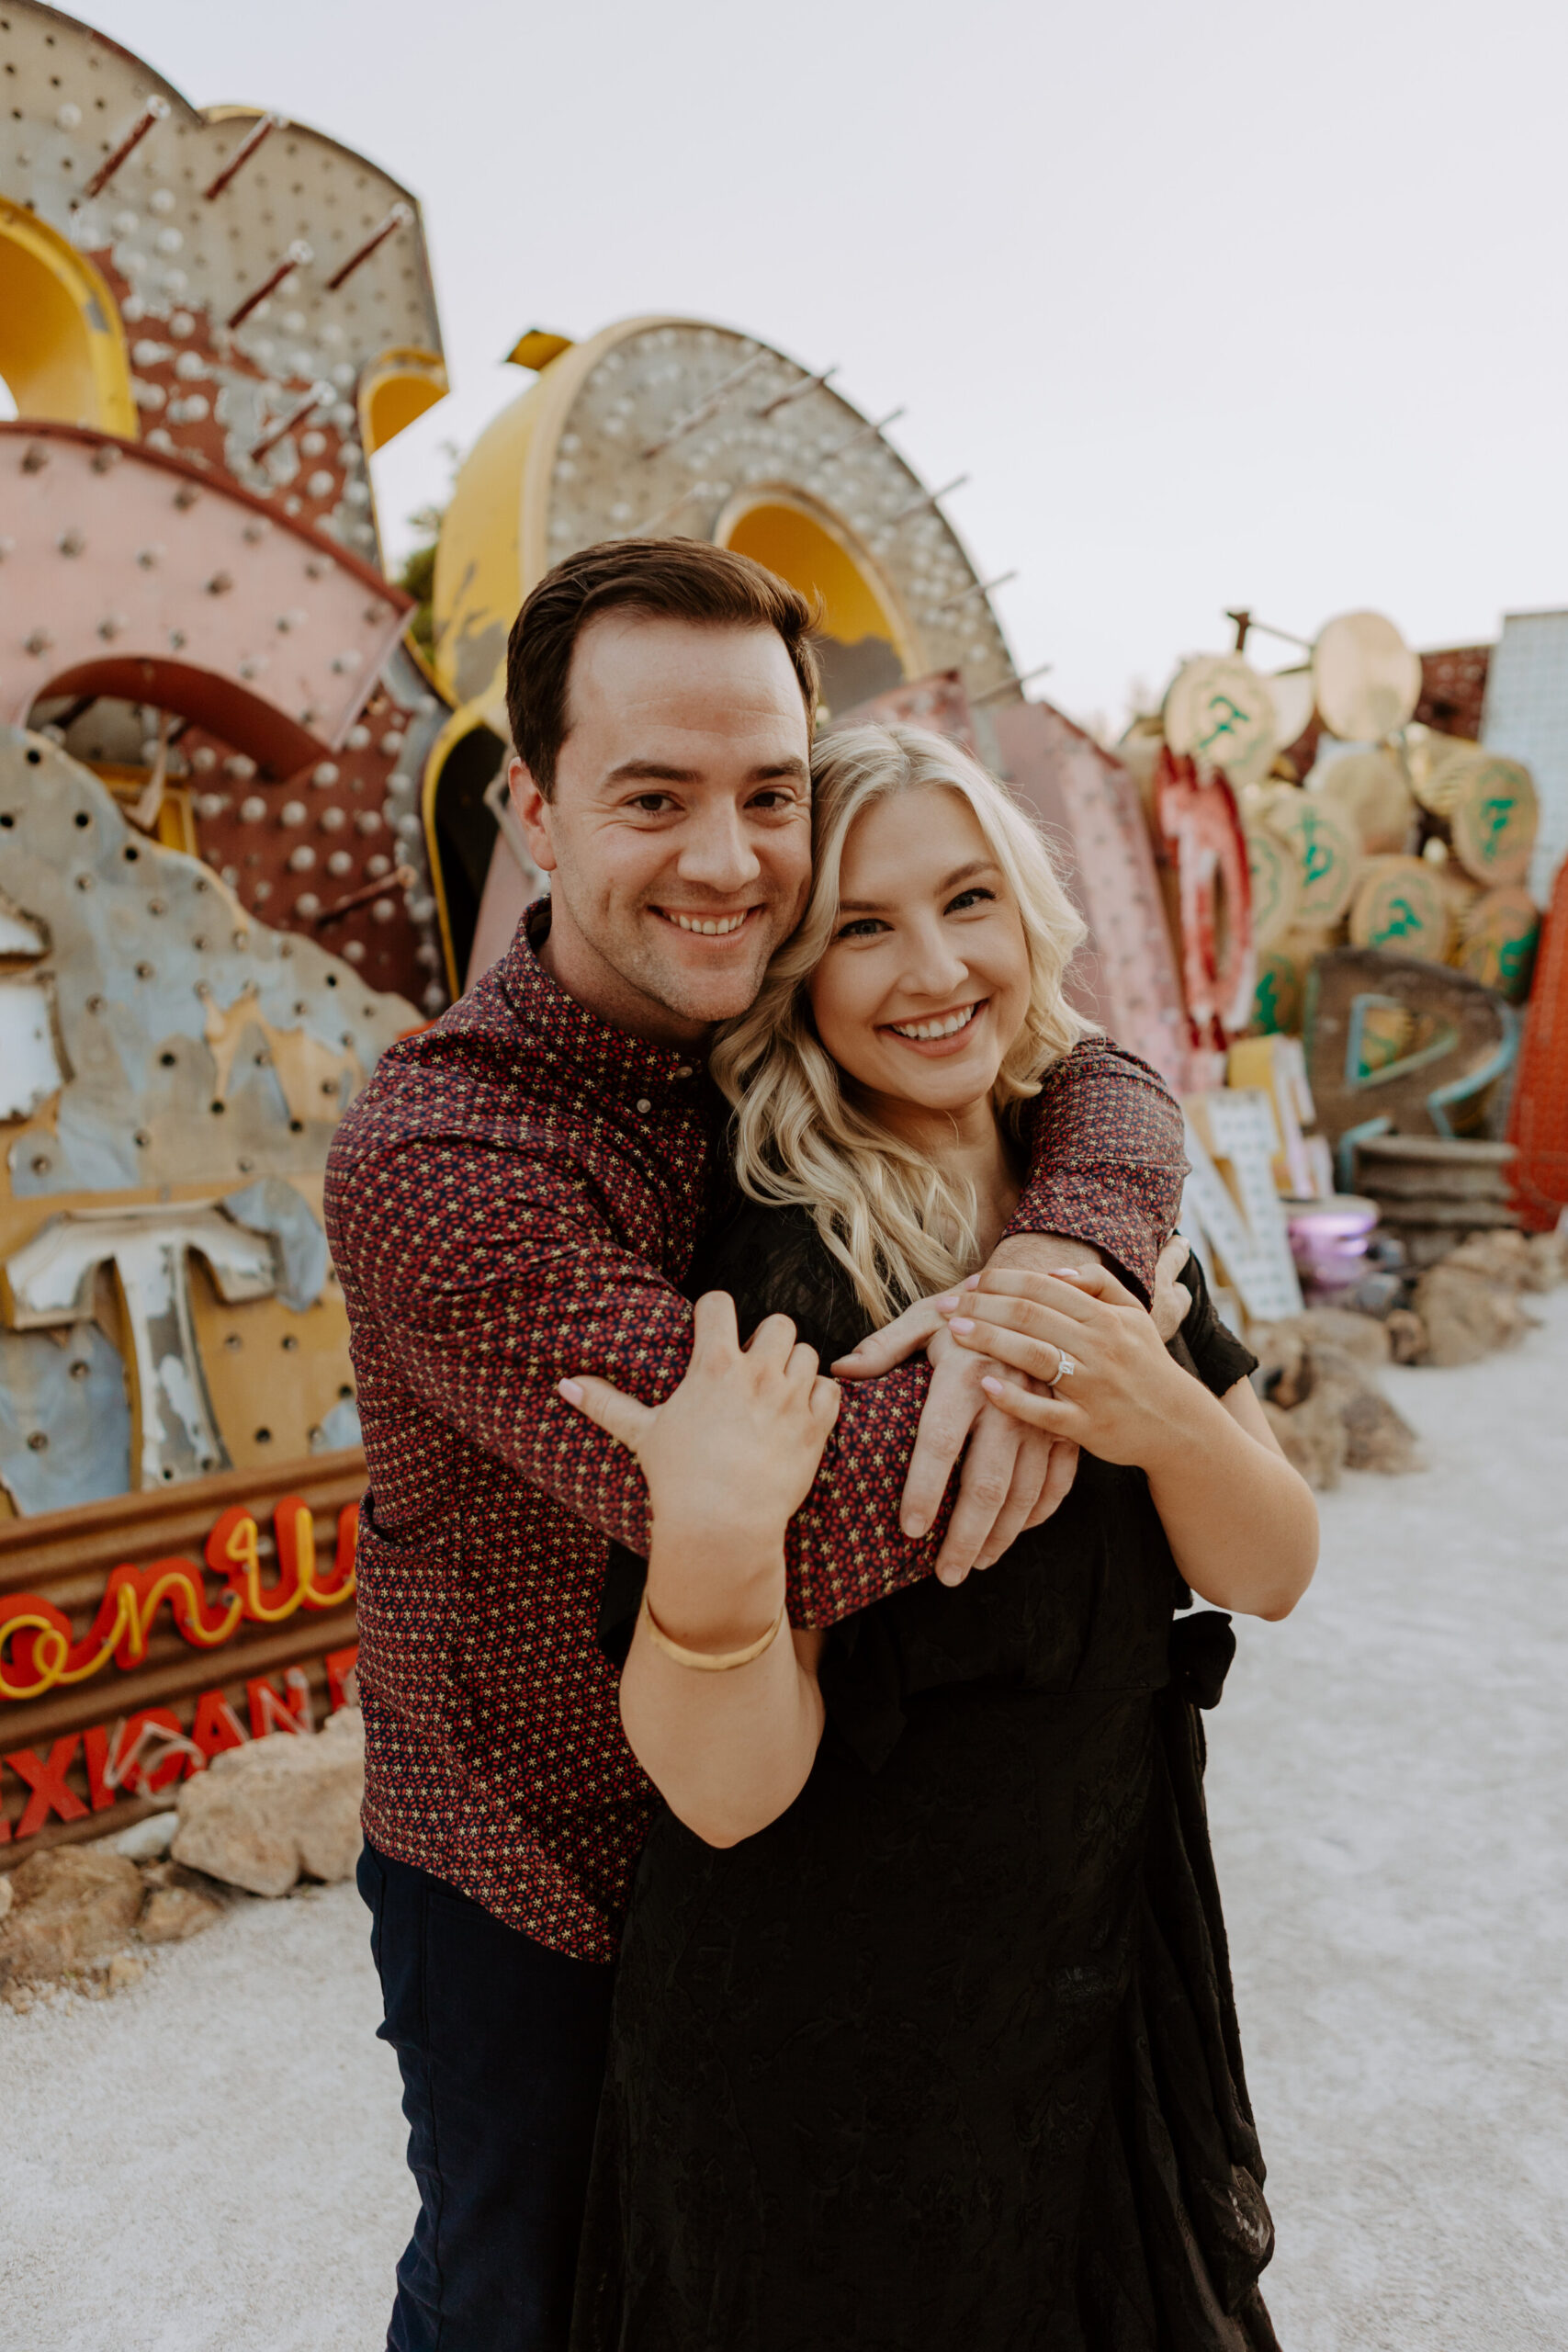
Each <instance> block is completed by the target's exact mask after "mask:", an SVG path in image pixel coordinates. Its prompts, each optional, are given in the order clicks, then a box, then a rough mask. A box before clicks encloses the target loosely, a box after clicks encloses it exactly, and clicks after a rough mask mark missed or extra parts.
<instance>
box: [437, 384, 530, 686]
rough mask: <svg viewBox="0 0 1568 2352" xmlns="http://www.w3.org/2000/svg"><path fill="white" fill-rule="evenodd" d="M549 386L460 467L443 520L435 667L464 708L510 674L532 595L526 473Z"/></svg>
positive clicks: (487, 434) (512, 410)
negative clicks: (510, 655)
mask: <svg viewBox="0 0 1568 2352" xmlns="http://www.w3.org/2000/svg"><path fill="white" fill-rule="evenodd" d="M548 380H549V379H548V376H547V375H545V376H541V377H540V378H539V379H538V381H537V382H536V383H535V384H531V385H530V386H529V387H528V390H526V391H525V392H524V393H523V394H522V395H521V396H520V397H519V398H518V399H517V400H514V401H513V402H512V403H511V405H510V406H509V407H507V408H503V409H502V412H501V414H500V415H499V416H497V417H492V418H491V422H490V424H487V425H486V427H485V429H484V431H483V432H482V433H481V434H480V435H479V439H478V440H477V441H476V442H475V444H474V446H473V447H472V448H471V449H470V450H469V452H468V456H467V457H466V458H464V460H463V463H462V465H461V467H460V468H459V469H458V473H457V481H456V482H455V483H454V484H453V488H452V496H451V499H450V501H449V502H448V504H447V507H446V514H445V515H444V516H443V517H442V523H441V537H440V541H439V543H438V545H437V547H436V550H435V581H434V598H433V610H432V624H433V630H434V645H433V648H432V655H431V666H432V667H433V669H434V672H435V675H436V678H437V680H438V682H439V684H440V686H441V690H442V692H443V694H445V695H446V698H447V700H448V701H449V702H452V703H456V704H457V706H458V707H459V708H461V707H464V706H466V705H467V704H468V703H471V702H475V701H477V700H479V698H480V697H481V696H482V695H485V694H487V693H489V692H490V691H491V689H492V688H493V687H494V685H495V684H496V682H497V680H498V679H499V678H500V677H501V676H502V673H503V671H504V666H505V661H506V639H507V636H508V633H509V631H510V630H511V628H512V624H513V620H514V619H515V618H516V616H517V608H518V606H519V605H521V604H522V602H523V597H524V593H525V590H524V580H523V557H522V544H521V542H522V530H523V498H524V488H523V481H524V469H525V464H526V461H527V456H528V449H529V446H530V443H531V441H532V439H533V435H534V432H535V428H536V424H537V423H538V421H539V418H540V416H541V415H542V413H543V410H544V399H545V388H546V385H547V382H548ZM529 584H530V585H531V584H532V583H531V582H530V583H529Z"/></svg>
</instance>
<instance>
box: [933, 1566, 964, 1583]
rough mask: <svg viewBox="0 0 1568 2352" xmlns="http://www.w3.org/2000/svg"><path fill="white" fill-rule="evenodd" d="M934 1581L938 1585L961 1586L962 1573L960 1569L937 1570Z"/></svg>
mask: <svg viewBox="0 0 1568 2352" xmlns="http://www.w3.org/2000/svg"><path fill="white" fill-rule="evenodd" d="M936 1580H937V1582H938V1584H962V1583H963V1581H964V1571H963V1569H962V1568H938V1570H937V1572H936Z"/></svg>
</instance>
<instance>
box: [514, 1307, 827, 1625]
mask: <svg viewBox="0 0 1568 2352" xmlns="http://www.w3.org/2000/svg"><path fill="white" fill-rule="evenodd" d="M692 1329H693V1340H692V1360H691V1362H690V1363H689V1364H688V1365H687V1367H686V1376H685V1378H684V1379H683V1380H682V1383H681V1385H680V1386H679V1387H678V1388H676V1389H674V1390H672V1391H671V1395H670V1396H668V1397H666V1398H665V1400H664V1402H663V1404H662V1405H644V1404H641V1403H639V1402H638V1400H637V1398H636V1397H627V1396H626V1395H625V1394H624V1393H623V1392H622V1391H621V1390H620V1389H618V1388H615V1387H612V1385H611V1384H610V1383H609V1382H608V1381H607V1380H596V1379H592V1378H589V1377H587V1376H586V1375H585V1376H584V1377H583V1378H581V1379H580V1380H563V1381H562V1382H561V1384H560V1393H561V1395H562V1396H563V1397H565V1399H566V1401H567V1403H568V1404H569V1405H575V1406H576V1407H577V1408H578V1409H579V1410H580V1411H581V1412H583V1413H586V1414H587V1416H588V1418H589V1419H590V1420H592V1421H597V1423H598V1424H599V1427H600V1428H601V1429H602V1430H608V1431H609V1433H610V1435H611V1436H612V1437H614V1438H618V1439H619V1440H620V1442H621V1443H622V1444H623V1445H624V1446H626V1448H627V1449H628V1450H629V1451H630V1452H631V1453H635V1454H636V1456H637V1460H638V1462H639V1463H640V1464H641V1465H642V1472H643V1476H644V1477H645V1478H646V1479H647V1480H648V1498H649V1506H650V1508H651V1512H652V1548H651V1552H650V1559H649V1601H650V1603H651V1604H652V1605H653V1607H654V1608H655V1609H656V1611H657V1613H658V1615H659V1619H660V1623H661V1624H663V1625H664V1627H665V1629H666V1631H667V1632H668V1633H670V1634H671V1635H672V1636H673V1637H674V1639H676V1640H677V1641H681V1642H684V1643H687V1644H688V1645H690V1646H692V1647H694V1648H713V1649H722V1648H724V1647H726V1646H728V1645H729V1637H730V1636H731V1635H734V1636H735V1638H736V1639H737V1640H738V1641H746V1640H750V1638H751V1637H752V1636H753V1635H755V1634H757V1633H759V1632H760V1631H761V1629H762V1627H763V1626H764V1625H765V1624H766V1623H767V1616H768V1613H769V1610H770V1609H771V1612H772V1613H775V1614H776V1612H777V1610H778V1606H779V1600H780V1598H781V1597H782V1593H783V1576H784V1529H785V1528H786V1527H787V1526H788V1524H789V1521H790V1520H791V1519H792V1518H793V1516H794V1515H795V1512H796V1511H797V1510H799V1509H800V1506H801V1504H802V1503H803V1502H804V1501H805V1500H806V1498H807V1494H808V1492H809V1491H810V1487H811V1481H812V1480H813V1478H815V1476H817V1468H818V1464H819V1463H820V1461H821V1459H822V1449H823V1447H824V1446H825V1445H826V1444H827V1442H828V1436H829V1431H830V1430H831V1429H832V1426H833V1424H834V1422H835V1421H836V1420H837V1419H838V1418H839V1389H838V1385H837V1383H836V1382H834V1381H831V1380H824V1379H822V1378H820V1377H819V1376H818V1370H817V1355H816V1351H815V1350H814V1349H811V1348H807V1347H804V1346H801V1345H799V1344H797V1342H796V1340H795V1325H794V1324H793V1323H792V1322H791V1321H790V1319H789V1317H788V1316H787V1315H770V1316H769V1317H768V1318H767V1320H766V1322H764V1323H761V1324H759V1325H758V1327H757V1329H756V1331H755V1332H754V1333H753V1334H752V1337H751V1342H750V1346H749V1347H746V1348H742V1347H741V1345H740V1341H739V1335H738V1333H737V1329H736V1322H735V1302H734V1300H733V1299H732V1298H731V1297H729V1295H728V1293H727V1292H725V1291H721V1290H716V1291H709V1292H708V1293H707V1294H706V1295H705V1297H702V1298H699V1299H698V1301H697V1304H696V1307H695V1310H694V1315H693V1317H692ZM656 1585H657V1587H658V1589H657V1590H656V1589H655V1587H656ZM764 1587H765V1588H766V1591H765V1592H764V1590H763V1588H764ZM759 1611H761V1622H758V1619H759ZM738 1625H739V1626H743V1627H744V1628H745V1630H744V1631H742V1632H739V1633H737V1627H738Z"/></svg>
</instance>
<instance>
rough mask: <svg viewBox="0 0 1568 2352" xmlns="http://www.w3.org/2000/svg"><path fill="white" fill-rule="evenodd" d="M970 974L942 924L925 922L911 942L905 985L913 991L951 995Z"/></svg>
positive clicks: (931, 994)
mask: <svg viewBox="0 0 1568 2352" xmlns="http://www.w3.org/2000/svg"><path fill="white" fill-rule="evenodd" d="M968 977H969V967H968V965H967V964H966V963H965V962H964V958H963V956H961V955H960V954H959V953H958V951H957V949H956V947H955V946H954V945H953V941H952V940H951V939H950V938H948V937H947V936H946V934H945V933H944V931H943V929H942V925H941V924H940V923H931V924H929V925H927V924H922V925H921V927H920V929H919V931H918V932H917V933H916V934H915V936H914V938H913V939H912V940H911V942H910V947H909V954H908V958H907V960H906V963H905V967H904V976H903V985H904V986H905V988H907V989H909V991H910V992H911V994H913V995H917V996H929V997H947V996H951V995H952V994H953V990H954V989H958V988H961V987H962V986H963V985H964V981H965V980H966V979H967V978H968Z"/></svg>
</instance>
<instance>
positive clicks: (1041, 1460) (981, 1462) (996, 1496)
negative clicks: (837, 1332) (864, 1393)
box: [833, 1236, 1099, 1584]
mask: <svg viewBox="0 0 1568 2352" xmlns="http://www.w3.org/2000/svg"><path fill="white" fill-rule="evenodd" d="M1025 1239H1026V1242H1027V1244H1028V1248H1027V1250H1024V1251H1022V1252H1021V1253H1020V1254H1021V1255H1023V1256H1026V1257H1032V1255H1033V1253H1034V1251H1035V1250H1038V1249H1040V1248H1041V1247H1043V1246H1045V1245H1043V1244H1042V1243H1041V1242H1040V1241H1039V1240H1037V1239H1036V1238H1035V1237H1033V1236H1029V1237H1025ZM1048 1246H1049V1250H1050V1253H1051V1258H1052V1262H1053V1263H1056V1264H1061V1263H1064V1262H1072V1261H1079V1260H1081V1261H1083V1262H1084V1263H1085V1264H1088V1265H1091V1266H1092V1265H1098V1263H1099V1259H1098V1256H1097V1254H1096V1252H1095V1251H1093V1250H1090V1249H1089V1247H1088V1246H1087V1245H1086V1244H1084V1243H1082V1242H1072V1241H1065V1240H1063V1241H1052V1242H1051V1243H1050V1244H1049V1245H1048ZM1013 1252H1014V1245H1012V1244H1010V1243H1004V1244H1003V1245H1002V1248H1001V1250H998V1253H997V1255H996V1257H995V1258H993V1259H992V1261H991V1262H992V1264H993V1265H1006V1264H1008V1263H1010V1262H1011V1260H1012V1257H1013ZM980 1279H981V1278H980V1277H979V1276H978V1275H972V1276H971V1277H970V1279H969V1281H968V1282H967V1283H964V1284H963V1285H962V1286H961V1288H960V1289H959V1290H956V1291H951V1292H948V1293H946V1294H945V1295H942V1297H938V1298H924V1299H918V1300H917V1301H916V1303H915V1305H914V1306H911V1307H908V1308H907V1309H906V1310H905V1312H904V1313H903V1314H902V1315H900V1316H898V1317H897V1318H896V1320H895V1321H893V1322H891V1323H889V1324H886V1325H885V1326H884V1328H883V1329H881V1330H880V1331H874V1332H873V1333H872V1334H871V1336H870V1338H869V1339H867V1340H863V1341H862V1343H861V1345H860V1346H859V1347H858V1348H856V1349H855V1350H854V1351H853V1352H852V1354H850V1355H847V1356H840V1359H839V1361H838V1362H837V1363H835V1364H834V1366H833V1372H834V1374H835V1376H836V1377H837V1378H838V1379H840V1380H878V1379H880V1378H881V1376H882V1374H884V1373H885V1372H891V1371H892V1369H893V1367H894V1365H895V1364H899V1363H904V1362H905V1360H906V1359H907V1358H908V1357H909V1356H911V1355H913V1353H914V1352H915V1351H916V1349H917V1348H922V1347H923V1348H924V1349H925V1351H926V1353H927V1355H928V1356H929V1358H930V1360H931V1387H930V1390H929V1391H928V1393H927V1397H926V1402H925V1408H924V1410H923V1411H922V1413H921V1415H920V1424H919V1430H918V1431H917V1433H916V1439H915V1451H914V1454H913V1456H912V1458H911V1460H910V1463H909V1475H908V1478H907V1479H906V1481H905V1484H904V1494H903V1500H902V1503H901V1505H900V1523H901V1525H902V1527H903V1530H904V1532H905V1534H906V1535H908V1536H909V1537H910V1538H911V1540H914V1539H918V1538H919V1536H921V1535H923V1534H924V1533H925V1532H926V1530H927V1529H928V1528H929V1527H930V1526H931V1522H932V1521H933V1520H934V1519H935V1517H936V1515H937V1512H938V1511H939V1510H940V1509H941V1507H942V1496H943V1495H944V1493H945V1492H946V1490H947V1483H948V1480H949V1478H950V1477H951V1476H952V1475H953V1464H955V1463H956V1461H957V1460H958V1457H959V1455H960V1453H963V1454H964V1470H963V1475H962V1476H961V1478H960V1481H959V1489H958V1500H957V1502H956V1503H955V1504H954V1506H953V1518H952V1521H951V1522H950V1523H949V1526H948V1530H947V1533H946V1535H945V1536H944V1538H943V1541H942V1551H941V1553H940V1555H939V1556H938V1559H937V1568H936V1572H937V1575H938V1577H940V1578H941V1579H942V1583H943V1584H962V1583H963V1581H964V1577H966V1576H967V1575H968V1574H969V1571H970V1569H971V1568H988V1567H989V1566H991V1564H992V1562H993V1561H994V1560H999V1559H1000V1557H1001V1555H1002V1554H1003V1553H1004V1552H1005V1551H1006V1550H1007V1549H1008V1546H1009V1545H1010V1544H1011V1543H1012V1542H1013V1540H1014V1538H1015V1537H1016V1536H1018V1535H1020V1534H1021V1532H1022V1531H1023V1530H1024V1529H1025V1528H1026V1527H1038V1526H1039V1525H1040V1524H1041V1523H1042V1521H1044V1520H1047V1519H1049V1518H1050V1516H1051V1514H1052V1512H1053V1511H1054V1510H1056V1508H1057V1507H1058V1505H1059V1504H1060V1503H1061V1502H1062V1500H1063V1498H1064V1497H1065V1496H1066V1493H1067V1490H1068V1489H1069V1487H1071V1485H1072V1483H1073V1476H1074V1473H1075V1472H1076V1470H1077V1460H1078V1450H1077V1446H1076V1445H1073V1444H1071V1443H1069V1442H1064V1441H1062V1440H1060V1439H1055V1440H1052V1439H1048V1438H1044V1433H1043V1431H1040V1430H1032V1431H1028V1432H1027V1433H1026V1434H1025V1435H1024V1437H1023V1441H1022V1442H1021V1432H1022V1431H1023V1430H1024V1425H1023V1424H1021V1423H1020V1422H1019V1421H1017V1420H1016V1419H1010V1416H1009V1415H1007V1414H1006V1413H1004V1412H1001V1411H999V1410H998V1408H996V1407H995V1406H994V1405H992V1403H991V1402H990V1400H989V1398H988V1397H987V1396H986V1394H985V1391H984V1390H983V1389H982V1388H981V1386H980V1381H981V1379H982V1378H983V1376H984V1374H985V1373H986V1372H987V1369H988V1370H990V1371H992V1372H995V1371H996V1370H997V1369H998V1367H997V1366H996V1365H991V1366H988V1367H987V1366H986V1365H982V1364H979V1363H978V1362H977V1361H976V1363H973V1364H971V1363H966V1362H964V1355H965V1354H966V1353H968V1352H969V1351H964V1350H959V1349H956V1348H955V1347H954V1346H953V1338H952V1334H951V1332H950V1331H949V1330H948V1329H947V1319H948V1316H949V1315H950V1314H951V1313H952V1311H953V1309H954V1308H955V1307H957V1306H959V1304H960V1303H961V1300H962V1298H963V1297H964V1295H965V1294H966V1293H968V1292H970V1291H972V1290H973V1288H974V1286H975V1283H976V1282H978V1281H979V1280H980ZM1042 1439H1044V1442H1041V1441H1042ZM965 1446H967V1449H968V1450H967V1452H966V1453H965V1452H964V1448H965Z"/></svg>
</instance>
